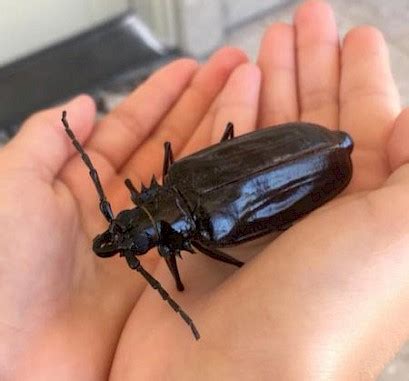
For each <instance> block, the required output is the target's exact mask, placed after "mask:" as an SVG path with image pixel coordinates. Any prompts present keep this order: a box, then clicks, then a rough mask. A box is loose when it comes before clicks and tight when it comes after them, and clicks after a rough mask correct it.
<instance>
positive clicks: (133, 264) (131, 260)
mask: <svg viewBox="0 0 409 381" xmlns="http://www.w3.org/2000/svg"><path fill="white" fill-rule="evenodd" d="M124 255H125V258H126V260H127V262H128V265H129V267H130V268H131V269H132V270H136V271H138V272H139V273H140V274H141V275H142V276H143V277H144V278H145V279H146V281H147V282H148V283H149V284H150V286H151V287H152V288H153V289H155V290H157V291H158V292H159V294H160V296H161V297H162V299H163V300H165V301H166V302H168V303H169V305H170V306H171V307H172V309H173V310H174V311H175V312H177V313H178V314H179V315H180V316H181V317H182V319H183V320H184V321H185V323H186V324H187V325H188V326H189V327H190V329H191V330H192V333H193V336H194V337H195V339H196V340H199V339H200V334H199V331H198V330H197V328H196V326H195V324H194V323H193V320H192V319H191V318H190V316H189V315H188V314H187V313H186V312H185V311H183V310H182V308H181V307H180V306H179V304H177V303H176V302H175V301H174V300H173V299H172V298H171V297H170V295H169V294H168V293H167V292H166V290H165V289H164V288H163V287H162V286H161V284H160V283H159V282H158V281H157V280H156V279H155V278H154V277H153V276H152V275H151V274H149V273H148V272H147V271H146V270H145V269H144V268H143V267H142V265H141V263H140V262H139V260H138V259H137V258H136V257H135V256H134V255H133V254H132V253H131V252H125V254H124Z"/></svg>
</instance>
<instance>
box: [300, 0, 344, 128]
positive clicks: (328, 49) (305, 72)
mask: <svg viewBox="0 0 409 381" xmlns="http://www.w3.org/2000/svg"><path fill="white" fill-rule="evenodd" d="M294 24H295V28H296V36H297V41H296V50H297V64H298V81H299V101H300V113H301V115H300V116H301V120H302V121H306V122H314V123H318V124H321V125H324V126H326V127H328V128H331V129H337V128H338V94H339V70H340V69H339V40H338V33H337V27H336V23H335V17H334V14H333V11H332V9H331V7H330V6H329V5H328V4H327V3H325V2H323V1H316V0H312V1H307V2H306V3H304V4H303V5H301V6H300V8H298V10H297V12H296V14H295V17H294Z"/></svg>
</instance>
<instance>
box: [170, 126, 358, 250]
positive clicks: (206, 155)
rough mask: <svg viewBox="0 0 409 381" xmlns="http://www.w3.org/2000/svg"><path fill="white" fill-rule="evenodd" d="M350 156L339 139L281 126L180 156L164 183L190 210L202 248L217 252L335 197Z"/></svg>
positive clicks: (318, 130)
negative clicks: (169, 182) (193, 210)
mask: <svg viewBox="0 0 409 381" xmlns="http://www.w3.org/2000/svg"><path fill="white" fill-rule="evenodd" d="M351 150H352V141H351V139H350V138H349V136H348V135H347V134H345V133H342V132H332V131H329V130H327V129H325V128H323V127H319V126H316V125H310V124H305V123H301V124H300V123H294V124H287V125H284V126H281V127H274V128H271V129H267V130H261V131H257V132H255V133H250V134H248V135H245V136H243V137H238V138H235V139H233V140H231V141H228V142H224V143H222V144H220V145H216V146H213V147H210V148H209V149H207V150H203V151H201V152H199V153H198V154H195V155H192V156H190V157H187V158H186V159H184V160H182V161H181V162H178V163H176V164H175V165H174V167H172V171H173V173H172V171H171V173H170V174H171V175H173V176H171V177H170V179H171V180H172V178H173V179H175V180H176V179H177V181H172V182H173V183H177V184H178V189H179V191H180V192H181V193H183V194H184V196H185V198H186V199H187V200H188V202H189V204H190V205H191V206H193V207H194V206H197V208H196V210H197V213H198V216H197V217H198V218H197V219H198V221H200V229H201V232H202V236H201V240H202V242H203V243H204V244H206V245H208V246H219V247H223V246H229V245H235V244H239V243H241V242H244V241H247V240H251V239H254V238H257V237H259V236H262V235H264V234H267V233H269V232H272V231H275V230H281V229H282V228H284V227H285V226H288V225H289V224H291V223H292V222H293V221H295V220H296V219H298V218H300V217H302V216H304V215H306V214H307V213H309V212H311V211H312V210H314V209H316V208H317V207H319V206H320V205H322V204H323V203H325V202H326V201H328V200H330V199H331V198H333V197H335V196H336V195H337V194H338V193H340V192H341V191H342V190H343V189H344V188H345V187H346V185H347V184H348V183H349V181H350V178H351V174H352V165H351V160H350V153H351ZM179 164H181V165H180V166H179ZM189 167H192V168H194V167H195V169H194V171H193V170H188V168H189ZM204 168H206V170H205V171H204V170H203V169H204ZM201 169H202V170H201ZM183 170H184V171H183ZM182 171H183V172H184V173H185V175H184V176H183V178H182ZM189 180H190V181H189Z"/></svg>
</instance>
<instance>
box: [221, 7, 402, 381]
mask: <svg viewBox="0 0 409 381" xmlns="http://www.w3.org/2000/svg"><path fill="white" fill-rule="evenodd" d="M301 2H302V1H292V2H290V5H288V6H282V7H280V8H278V9H275V10H273V11H272V12H270V13H269V14H265V15H263V17H261V18H259V19H258V20H255V21H253V22H251V23H248V24H246V25H243V26H241V27H240V28H239V29H236V30H234V31H232V32H231V33H230V35H229V36H228V37H227V41H226V42H227V43H228V44H231V45H233V46H238V47H241V48H242V49H244V50H245V51H246V52H247V53H248V54H249V55H250V57H253V58H255V57H256V56H257V51H258V44H259V41H260V38H261V36H262V34H263V31H264V30H265V28H266V27H267V26H268V25H269V24H270V23H272V22H274V21H291V16H292V14H293V11H294V9H295V8H296V6H297V4H300V3H301ZM328 2H329V3H330V4H331V5H332V6H333V8H334V10H335V13H336V18H337V22H338V26H339V30H340V34H341V36H342V35H344V34H345V32H346V31H348V30H349V29H351V28H352V27H354V26H358V25H362V24H367V25H372V26H375V27H377V28H378V29H380V30H381V31H382V32H383V33H384V35H385V38H386V41H387V43H388V45H389V49H390V56H391V64H392V70H393V74H394V77H395V80H396V82H397V84H398V87H399V90H400V92H401V99H402V104H403V105H404V106H407V105H408V104H409V38H408V37H409V22H408V21H409V1H408V0H393V1H384V0H361V1H345V0H344V1H343V0H329V1H328ZM408 278H409V274H408ZM378 381H409V343H408V344H406V346H405V347H404V348H403V349H402V350H401V352H400V353H399V354H398V356H397V357H396V358H395V359H394V360H393V361H392V362H391V363H390V365H389V366H388V367H387V368H386V369H385V370H384V372H383V374H382V375H381V376H380V377H379V378H378Z"/></svg>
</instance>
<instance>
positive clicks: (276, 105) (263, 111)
mask: <svg viewBox="0 0 409 381" xmlns="http://www.w3.org/2000/svg"><path fill="white" fill-rule="evenodd" d="M294 47H295V32H294V28H293V27H292V26H290V25H287V24H274V25H272V26H271V27H270V28H269V29H268V30H267V31H266V33H265V34H264V37H263V40H262V42H261V46H260V51H259V56H258V60H257V62H258V65H259V67H260V69H261V72H262V77H263V83H262V86H261V94H260V111H259V121H258V124H259V126H261V127H265V126H272V125H275V124H280V123H286V122H291V121H295V120H297V119H298V100H297V78H296V67H295V49H294Z"/></svg>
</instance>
